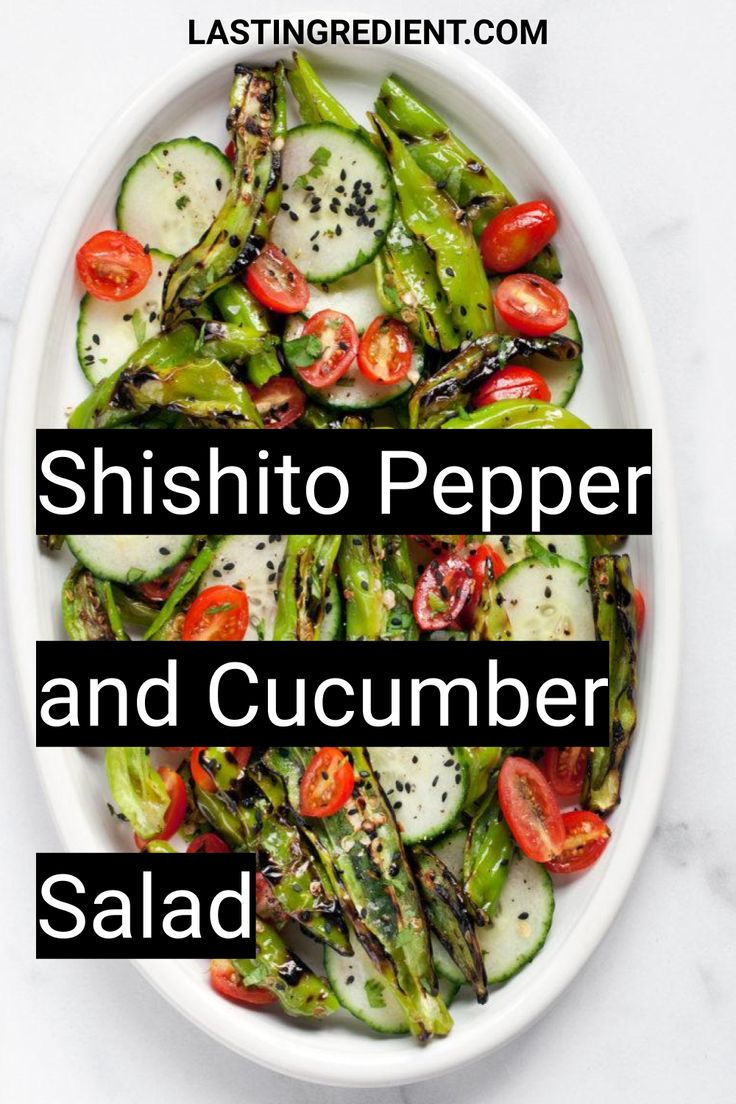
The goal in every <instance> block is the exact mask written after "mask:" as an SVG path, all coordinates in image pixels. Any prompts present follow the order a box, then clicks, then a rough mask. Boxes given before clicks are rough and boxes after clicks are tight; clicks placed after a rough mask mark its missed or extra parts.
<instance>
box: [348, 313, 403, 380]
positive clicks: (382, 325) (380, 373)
mask: <svg viewBox="0 0 736 1104" xmlns="http://www.w3.org/2000/svg"><path fill="white" fill-rule="evenodd" d="M413 354H414V346H413V345H412V340H411V334H410V333H409V330H408V327H407V326H405V325H404V323H403V322H399V321H398V319H396V318H389V317H388V316H387V315H385V314H379V315H378V318H374V319H373V321H372V322H371V324H370V326H369V327H368V329H367V330H366V331H365V333H364V334H363V336H362V337H361V339H360V345H359V346H358V367H359V368H360V371H361V372H362V374H363V375H364V376H365V378H366V379H369V380H371V382H372V383H386V384H391V383H398V382H399V380H402V379H403V378H404V376H405V375H407V373H408V372H409V369H410V368H411V361H412V356H413Z"/></svg>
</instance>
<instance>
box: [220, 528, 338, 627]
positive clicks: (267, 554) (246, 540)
mask: <svg viewBox="0 0 736 1104" xmlns="http://www.w3.org/2000/svg"><path fill="white" fill-rule="evenodd" d="M285 550H286V537H285V536H280V535H275V534H271V535H270V536H269V535H267V534H264V535H261V536H232V537H224V538H223V540H222V541H221V542H220V544H219V545H218V548H217V552H216V554H215V556H214V557H213V560H212V563H211V564H210V566H209V568H208V569H207V571H206V573H205V574H204V575H203V576H202V582H201V584H200V590H204V589H205V588H206V587H210V586H221V585H223V584H225V585H226V586H234V587H239V588H240V589H241V590H244V591H245V593H246V594H247V595H248V609H249V612H250V620H249V623H248V628H247V630H246V633H245V636H244V637H243V639H244V640H273V625H274V621H275V619H276V605H277V602H278V585H279V574H280V571H281V564H282V562H283V559H284V552H285ZM325 606H326V611H327V612H326V616H325V620H324V622H323V626H322V634H321V636H320V640H335V639H337V637H338V636H339V635H340V632H341V630H342V599H341V597H340V588H339V586H338V584H337V580H336V579H333V580H332V581H331V583H330V593H329V596H328V600H327V602H326V604H325Z"/></svg>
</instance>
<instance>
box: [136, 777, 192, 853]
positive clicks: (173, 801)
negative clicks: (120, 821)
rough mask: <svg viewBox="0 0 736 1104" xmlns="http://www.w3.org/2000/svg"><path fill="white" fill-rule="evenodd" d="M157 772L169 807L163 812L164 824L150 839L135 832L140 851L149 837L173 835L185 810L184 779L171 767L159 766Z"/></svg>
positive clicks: (144, 847) (169, 836) (185, 791)
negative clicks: (143, 837) (162, 782)
mask: <svg viewBox="0 0 736 1104" xmlns="http://www.w3.org/2000/svg"><path fill="white" fill-rule="evenodd" d="M158 773H159V774H160V775H161V777H162V779H163V781H164V785H165V786H166V792H167V793H168V795H169V807H168V809H167V810H166V813H165V814H164V826H163V828H162V829H161V831H160V832H159V833H158V835H157V836H151V838H150V839H142V838H141V836H139V835H138V834H137V833H136V836H135V845H136V847H138V848H140V850H141V851H145V849H146V844H147V843H150V842H151V839H157V840H167V839H171V837H172V836H173V835H176V833H177V832H178V831H179V829H180V828H181V824H182V821H183V820H184V817H185V815H186V811H187V788H186V786H185V785H184V780H183V779H182V778H181V776H180V775H178V774H177V773H176V771H175V770H172V769H171V767H159V768H158Z"/></svg>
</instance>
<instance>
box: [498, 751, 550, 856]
mask: <svg viewBox="0 0 736 1104" xmlns="http://www.w3.org/2000/svg"><path fill="white" fill-rule="evenodd" d="M498 800H499V802H500V805H501V811H502V813H503V815H504V818H505V820H506V823H507V824H508V826H509V828H510V829H511V834H512V835H513V837H514V839H515V840H516V842H517V844H518V845H519V847H520V848H521V850H522V851H523V852H524V854H525V855H526V856H527V858H529V859H533V860H534V862H545V863H546V862H549V861H550V860H551V859H554V858H555V857H556V856H557V855H559V853H560V851H562V848H563V845H564V843H565V825H564V822H563V819H562V813H561V812H560V810H559V807H558V805H557V801H556V799H555V795H554V793H553V792H552V787H551V786H550V784H549V782H548V781H547V779H546V778H545V777H544V775H543V774H542V772H541V771H540V769H539V767H537V766H535V764H534V763H532V762H531V760H529V759H522V758H521V757H519V756H513V755H512V756H510V757H509V758H508V759H505V760H504V764H503V766H502V767H501V771H500V773H499V776H498Z"/></svg>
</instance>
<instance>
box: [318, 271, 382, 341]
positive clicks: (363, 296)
mask: <svg viewBox="0 0 736 1104" xmlns="http://www.w3.org/2000/svg"><path fill="white" fill-rule="evenodd" d="M323 310H336V311H341V312H342V314H347V315H348V317H349V318H352V320H353V323H354V325H355V328H356V330H357V331H358V333H359V334H362V333H364V332H365V330H367V329H368V327H369V326H370V324H371V322H372V321H373V319H374V318H377V317H378V315H379V314H385V313H386V312H385V311H384V309H383V307H382V306H381V304H380V301H379V299H378V295H377V294H376V276H375V273H374V271H373V268H372V267H370V268H361V269H359V270H358V272H351V273H350V275H349V276H344V277H343V279H342V280H337V281H336V282H335V283H334V284H315V285H314V286H313V287H312V288H311V291H310V296H309V302H308V303H307V305H306V307H305V308H304V315H305V317H306V318H311V317H312V315H313V314H319V312H320V311H323Z"/></svg>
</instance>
